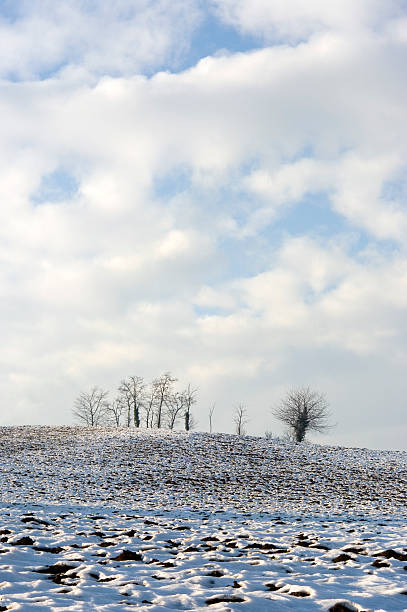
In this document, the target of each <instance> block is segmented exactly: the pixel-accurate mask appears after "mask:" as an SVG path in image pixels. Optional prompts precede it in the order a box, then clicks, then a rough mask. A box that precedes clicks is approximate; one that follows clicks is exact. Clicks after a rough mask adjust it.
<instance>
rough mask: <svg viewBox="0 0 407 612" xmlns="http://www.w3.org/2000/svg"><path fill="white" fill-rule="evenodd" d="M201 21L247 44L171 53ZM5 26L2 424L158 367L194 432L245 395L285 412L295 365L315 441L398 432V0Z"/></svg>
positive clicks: (0, 65)
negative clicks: (186, 393) (187, 408)
mask: <svg viewBox="0 0 407 612" xmlns="http://www.w3.org/2000/svg"><path fill="white" fill-rule="evenodd" d="M345 9H346V10H345ZM207 20H211V21H210V23H214V20H216V22H217V24H218V25H217V27H218V33H217V36H219V31H221V32H222V31H224V36H225V39H224V42H225V43H227V40H228V35H229V33H230V31H231V30H234V31H235V35H236V36H240V35H241V36H242V37H244V36H246V35H248V34H249V35H250V36H252V37H253V39H255V40H256V41H257V42H256V44H254V45H253V49H252V50H249V51H247V50H245V51H241V52H233V53H231V52H227V44H224V45H222V51H221V52H219V53H215V54H214V55H212V56H209V57H204V56H203V57H202V58H201V59H200V60H199V61H198V63H196V64H193V65H192V66H191V67H190V68H188V69H184V70H182V69H180V66H182V65H188V53H189V50H190V48H191V45H192V44H194V45H195V48H199V44H200V40H201V39H200V37H201V36H202V32H203V31H205V32H207V30H203V29H202V28H203V24H205V22H206V21H207ZM222 28H224V30H222ZM0 30H1V37H0V38H1V40H2V45H3V46H4V49H3V48H2V53H1V54H0V55H1V60H0V75H1V77H2V80H1V82H0V88H1V97H0V100H1V119H0V121H1V133H2V138H1V141H0V159H1V165H0V196H1V203H2V204H1V209H0V215H1V223H0V275H1V284H0V286H1V292H2V296H1V310H2V317H1V323H0V325H1V333H2V338H3V346H2V351H1V354H0V368H1V374H2V376H1V379H0V380H1V382H0V386H1V394H2V398H3V404H4V406H5V407H7V408H5V409H4V410H3V416H2V422H3V423H66V422H70V421H71V418H72V417H71V413H70V410H71V406H72V403H73V400H74V399H75V397H76V395H77V394H78V393H79V391H80V390H82V389H83V388H85V387H88V386H91V385H93V384H101V385H104V386H106V387H108V388H110V389H112V391H113V392H114V389H115V386H116V385H117V383H118V382H119V380H120V378H121V377H123V376H126V375H129V374H138V375H144V376H146V378H147V379H148V378H150V377H152V376H155V375H157V374H159V373H160V372H161V371H164V370H168V369H170V370H172V371H173V372H174V373H175V374H176V375H177V376H178V377H179V378H180V382H181V383H183V384H186V383H187V382H189V381H190V382H192V383H193V384H194V385H196V386H199V389H200V393H199V395H200V401H199V406H198V408H197V409H198V415H197V416H198V420H199V422H200V427H201V428H203V429H205V428H207V412H208V408H209V406H210V405H211V404H212V403H213V402H216V406H217V408H216V413H215V414H216V419H215V425H216V426H217V428H218V429H220V430H226V431H227V430H229V431H230V430H231V429H232V422H231V412H232V410H233V406H234V405H235V404H237V403H238V402H244V403H245V404H247V406H248V409H249V413H250V418H251V420H250V424H249V430H250V432H252V433H262V432H263V431H264V429H266V428H267V429H272V430H274V431H278V428H279V425H278V424H277V423H275V422H274V421H273V417H272V415H271V413H270V407H271V406H272V405H273V404H274V403H275V402H276V401H278V399H279V398H280V397H281V395H282V394H283V393H284V392H285V390H286V389H287V388H289V387H291V386H294V385H299V384H301V385H302V384H310V385H311V386H315V387H317V388H318V389H320V390H322V391H325V392H326V393H327V396H328V398H329V400H330V402H331V404H332V410H333V413H334V419H335V421H337V422H338V426H337V427H336V429H335V430H333V431H332V433H331V436H330V437H329V438H325V440H328V441H333V442H335V443H341V444H349V445H351V444H352V445H363V446H369V445H370V446H378V447H384V448H386V447H396V448H397V447H398V448H402V447H405V439H407V436H406V433H407V431H406V429H405V427H406V426H405V422H404V418H403V417H404V412H405V407H404V403H403V401H404V400H403V397H404V393H403V389H404V371H405V365H406V357H407V355H406V323H405V321H406V317H405V311H406V305H407V257H406V235H407V233H406V229H407V209H406V191H407V182H406V161H405V160H406V159H407V156H406V153H407V151H406V148H407V145H406V143H407V138H406V136H407V134H406V131H407V128H406V125H407V123H406V120H405V119H406V116H405V108H406V107H407V99H406V98H407V86H406V84H405V83H406V81H405V78H403V75H404V72H405V68H404V66H405V57H406V46H407V14H406V12H405V9H403V4H402V3H401V2H386V3H384V2H380V1H377V2H374V3H372V2H369V3H368V2H365V1H359V2H356V3H355V2H353V3H349V5H348V3H345V4H344V3H343V2H340V3H339V2H332V3H329V6H328V5H326V3H322V2H317V1H314V2H309V3H307V5H306V7H304V3H301V2H295V1H294V0H293V1H292V2H287V1H286V2H284V3H282V2H279V1H272V2H262V1H261V0H258V1H257V2H253V1H252V2H250V3H249V2H245V1H244V0H235V1H232V0H230V1H229V0H227V1H224V2H222V3H220V2H212V3H211V4H210V5H208V6H207V7H203V5H202V4H201V3H199V2H193V1H192V0H191V1H188V2H181V1H177V2H171V3H169V2H166V1H164V0H163V1H155V2H149V1H147V0H145V1H140V2H125V1H122V2H119V3H115V5H114V7H112V5H111V3H108V2H100V3H93V2H72V3H65V2H62V3H59V4H58V5H57V6H56V5H55V3H48V2H45V1H42V2H41V1H37V2H30V3H26V2H14V3H7V2H6V3H3V4H2V7H1V13H0ZM205 35H206V34H205ZM242 41H243V38H242ZM242 48H244V46H243V42H242Z"/></svg>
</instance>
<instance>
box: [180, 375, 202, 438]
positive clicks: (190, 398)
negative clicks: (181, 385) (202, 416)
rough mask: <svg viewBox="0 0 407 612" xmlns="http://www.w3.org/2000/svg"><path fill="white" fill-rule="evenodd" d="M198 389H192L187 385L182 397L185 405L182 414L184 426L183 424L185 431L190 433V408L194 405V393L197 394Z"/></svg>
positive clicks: (191, 421)
mask: <svg viewBox="0 0 407 612" xmlns="http://www.w3.org/2000/svg"><path fill="white" fill-rule="evenodd" d="M197 391H198V389H192V388H191V385H190V384H188V387H187V388H186V389H185V391H183V393H182V394H183V396H184V399H185V403H184V407H185V412H184V424H185V431H190V430H191V429H193V427H194V418H193V416H192V412H191V409H192V406H193V405H194V404H196V393H197Z"/></svg>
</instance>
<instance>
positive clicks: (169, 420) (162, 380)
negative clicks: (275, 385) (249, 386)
mask: <svg viewBox="0 0 407 612" xmlns="http://www.w3.org/2000/svg"><path fill="white" fill-rule="evenodd" d="M176 382H177V379H176V378H174V377H173V376H172V374H171V373H170V372H164V374H162V375H161V376H160V377H159V378H155V379H154V380H153V381H152V382H151V383H150V384H147V383H146V382H145V381H144V379H143V378H142V377H141V376H129V377H128V378H126V379H123V380H122V381H121V382H120V385H119V387H118V389H117V395H116V397H115V398H114V399H113V400H109V392H108V391H105V390H104V389H101V388H100V387H93V388H92V389H91V390H90V391H85V392H83V393H81V394H80V395H79V397H77V399H76V401H75V404H74V408H73V414H74V416H75V417H76V418H77V419H78V420H79V422H81V423H83V424H85V425H88V426H97V425H115V426H117V427H120V426H125V427H131V426H134V427H146V428H157V429H161V428H164V427H165V428H168V429H174V427H175V426H176V425H178V423H179V422H180V421H181V420H182V422H183V427H184V429H185V431H190V430H191V429H194V427H195V425H196V423H195V419H194V416H193V414H192V409H193V406H194V404H195V403H196V394H197V389H194V388H192V387H191V385H188V386H187V387H186V389H184V390H183V391H177V390H176V389H175V383H176ZM214 410H215V404H213V405H212V406H211V408H210V409H209V431H210V433H212V430H213V414H214ZM272 412H273V414H274V416H275V417H276V418H277V419H279V420H280V421H281V422H282V423H284V424H285V425H286V427H287V432H286V437H287V439H290V440H294V441H295V442H302V441H303V440H304V439H305V437H306V435H307V434H308V432H310V431H315V432H324V431H327V430H328V429H330V428H331V427H332V426H331V425H330V424H329V418H330V411H329V404H328V402H327V400H326V398H325V396H324V395H323V394H322V393H319V392H318V391H314V390H312V389H310V388H309V387H298V388H294V389H291V390H290V391H288V392H287V393H286V395H285V397H284V398H283V399H282V400H281V401H280V403H279V404H278V405H277V406H276V407H275V408H274V409H273V410H272ZM232 420H233V424H234V430H235V433H236V434H237V435H238V436H244V435H246V425H247V423H248V422H249V418H248V411H247V408H246V406H245V405H244V404H238V405H237V406H236V407H235V409H234V412H233V416H232ZM266 437H271V434H270V432H266Z"/></svg>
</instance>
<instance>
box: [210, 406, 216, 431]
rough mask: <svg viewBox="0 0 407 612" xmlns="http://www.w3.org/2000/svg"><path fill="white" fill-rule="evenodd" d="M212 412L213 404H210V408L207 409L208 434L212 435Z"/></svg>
mask: <svg viewBox="0 0 407 612" xmlns="http://www.w3.org/2000/svg"><path fill="white" fill-rule="evenodd" d="M214 412H215V404H212V406H211V407H210V408H209V433H212V417H213V413H214Z"/></svg>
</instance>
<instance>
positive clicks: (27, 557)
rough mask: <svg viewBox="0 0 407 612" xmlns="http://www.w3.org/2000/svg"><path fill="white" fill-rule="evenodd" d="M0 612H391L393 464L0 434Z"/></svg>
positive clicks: (340, 453)
mask: <svg viewBox="0 0 407 612" xmlns="http://www.w3.org/2000/svg"><path fill="white" fill-rule="evenodd" d="M0 452H1V465H0V474H1V476H0V478H1V503H0V507H1V520H0V611H1V610H44V611H45V610H47V611H48V610H59V609H61V610H84V611H85V610H89V611H91V610H106V611H110V610H112V611H114V610H126V609H130V610H131V609H140V610H153V611H155V610H157V611H158V610H242V611H245V610H246V611H247V612H249V611H262V610H269V609H270V610H271V611H274V610H276V611H279V610H304V611H307V610H332V611H333V612H341V611H344V610H354V611H360V610H385V611H386V612H390V611H401V610H407V525H406V516H407V504H406V482H407V479H406V476H407V453H405V452H390V451H388V452H385V451H369V450H366V449H345V448H335V447H324V446H314V445H308V444H303V445H295V444H291V443H284V442H280V441H273V440H266V439H264V438H252V437H246V438H238V437H236V436H232V435H225V434H222V435H221V434H214V435H209V434H199V433H194V434H189V435H187V434H185V433H180V432H174V433H169V432H157V431H135V430H125V429H120V430H113V429H87V428H79V427H77V428H75V427H70V428H69V427H52V428H51V427H8V428H0Z"/></svg>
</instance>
